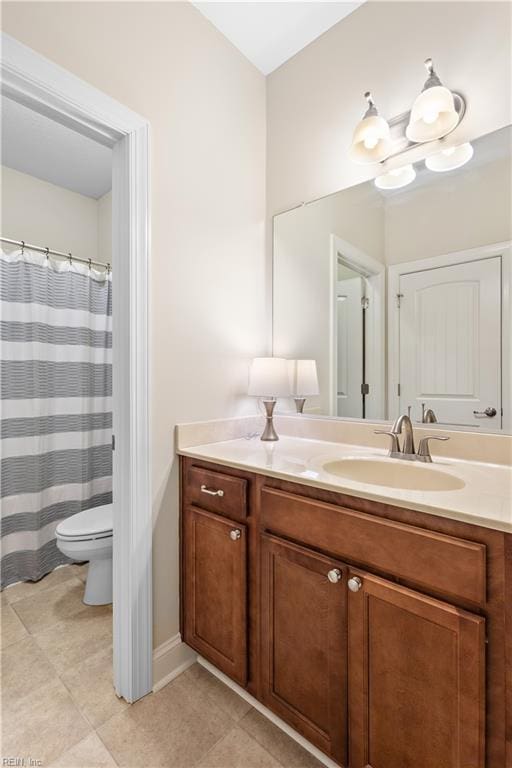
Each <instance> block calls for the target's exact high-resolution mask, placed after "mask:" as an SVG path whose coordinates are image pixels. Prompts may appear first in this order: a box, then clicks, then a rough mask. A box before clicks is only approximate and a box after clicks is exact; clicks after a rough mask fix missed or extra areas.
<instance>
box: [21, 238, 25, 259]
mask: <svg viewBox="0 0 512 768" xmlns="http://www.w3.org/2000/svg"><path fill="white" fill-rule="evenodd" d="M24 253H25V241H24V240H22V241H21V255H22V256H23V254H24Z"/></svg>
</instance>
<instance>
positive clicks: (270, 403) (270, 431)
mask: <svg viewBox="0 0 512 768" xmlns="http://www.w3.org/2000/svg"><path fill="white" fill-rule="evenodd" d="M263 405H264V406H265V419H266V423H265V429H264V430H263V433H262V435H261V438H260V440H279V435H278V434H277V432H276V430H275V429H274V421H273V415H274V408H275V405H276V401H275V400H263Z"/></svg>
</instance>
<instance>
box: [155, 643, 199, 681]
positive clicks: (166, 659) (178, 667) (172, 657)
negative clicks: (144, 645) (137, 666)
mask: <svg viewBox="0 0 512 768" xmlns="http://www.w3.org/2000/svg"><path fill="white" fill-rule="evenodd" d="M196 659H197V654H196V653H195V652H194V651H193V650H192V648H189V646H188V645H186V643H184V642H183V641H182V639H181V635H180V633H179V632H178V634H177V635H174V636H173V637H170V638H169V640H166V641H165V643H162V645H159V646H158V648H155V650H154V651H153V693H156V692H157V691H159V690H160V689H161V688H163V687H164V686H165V685H167V683H170V682H171V680H174V678H175V677H178V675H181V673H182V672H184V671H185V670H186V669H187V668H188V667H190V666H191V665H192V664H194V662H195V661H196Z"/></svg>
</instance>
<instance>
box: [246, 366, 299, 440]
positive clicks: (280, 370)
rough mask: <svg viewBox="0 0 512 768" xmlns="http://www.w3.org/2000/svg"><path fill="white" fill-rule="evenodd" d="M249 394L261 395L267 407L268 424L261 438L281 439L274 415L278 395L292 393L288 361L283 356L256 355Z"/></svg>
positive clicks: (251, 368)
mask: <svg viewBox="0 0 512 768" xmlns="http://www.w3.org/2000/svg"><path fill="white" fill-rule="evenodd" d="M248 394H249V395H253V396H255V397H260V398H261V399H262V402H263V406H264V408H265V418H266V424H265V429H264V430H263V433H262V435H261V440H279V436H278V435H277V432H276V430H275V428H274V423H273V415H274V408H275V405H276V397H288V396H289V395H290V379H289V376H288V361H287V360H285V359H284V358H282V357H255V358H254V360H253V361H252V364H251V367H250V370H249V389H248Z"/></svg>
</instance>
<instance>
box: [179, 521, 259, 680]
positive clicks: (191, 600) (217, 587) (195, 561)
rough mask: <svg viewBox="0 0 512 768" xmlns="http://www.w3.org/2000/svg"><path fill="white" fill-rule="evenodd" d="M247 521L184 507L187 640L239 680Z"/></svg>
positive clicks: (243, 675) (243, 671) (243, 670)
mask: <svg viewBox="0 0 512 768" xmlns="http://www.w3.org/2000/svg"><path fill="white" fill-rule="evenodd" d="M246 542H247V535H246V526H245V525H241V524H240V523H234V522H233V521H232V520H227V519H225V518H223V517H220V516H219V515H215V514H213V513H212V512H205V511H203V510H200V509H197V508H195V507H189V508H187V509H185V510H184V541H183V569H184V573H185V583H184V640H185V642H187V643H188V644H189V645H190V646H192V648H195V650H196V651H198V653H200V654H201V656H204V657H205V659H208V660H209V661H211V662H212V664H215V666H216V667H218V668H219V669H221V670H222V671H223V672H225V673H226V674H227V675H229V676H230V677H232V678H233V679H234V680H236V681H237V682H238V683H240V685H245V683H246V681H247V559H246V546H247V543H246Z"/></svg>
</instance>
